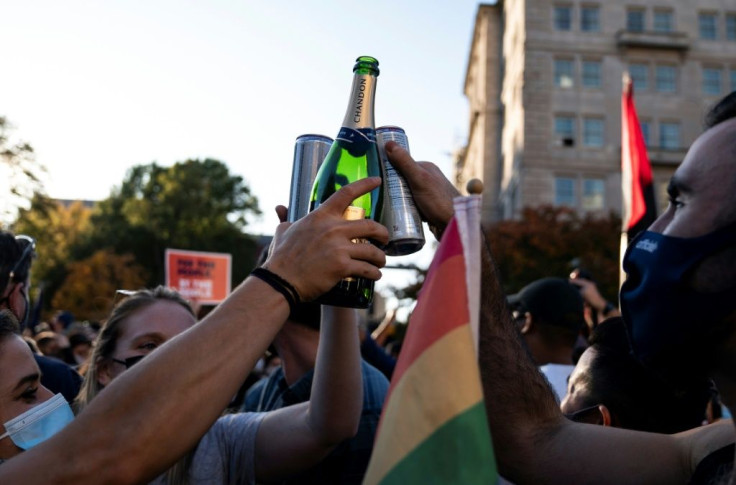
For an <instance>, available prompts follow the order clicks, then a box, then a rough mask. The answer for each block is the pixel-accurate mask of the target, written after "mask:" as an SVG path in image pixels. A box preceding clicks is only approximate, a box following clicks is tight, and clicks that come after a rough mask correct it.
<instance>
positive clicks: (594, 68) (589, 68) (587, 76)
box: [583, 61, 601, 88]
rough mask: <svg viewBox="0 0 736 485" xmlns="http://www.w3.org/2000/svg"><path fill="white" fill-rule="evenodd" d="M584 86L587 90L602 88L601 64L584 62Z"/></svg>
mask: <svg viewBox="0 0 736 485" xmlns="http://www.w3.org/2000/svg"><path fill="white" fill-rule="evenodd" d="M583 86H585V87H586V88H599V87H601V63H600V62H598V61H583Z"/></svg>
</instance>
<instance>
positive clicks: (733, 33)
mask: <svg viewBox="0 0 736 485" xmlns="http://www.w3.org/2000/svg"><path fill="white" fill-rule="evenodd" d="M726 39H727V40H736V13H729V14H727V15H726Z"/></svg>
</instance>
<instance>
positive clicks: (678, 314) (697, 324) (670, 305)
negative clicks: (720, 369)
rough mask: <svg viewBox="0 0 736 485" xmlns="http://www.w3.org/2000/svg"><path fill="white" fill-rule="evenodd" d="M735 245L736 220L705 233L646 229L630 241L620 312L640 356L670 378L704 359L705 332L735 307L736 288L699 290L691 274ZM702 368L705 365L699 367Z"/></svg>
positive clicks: (634, 347)
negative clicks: (676, 234) (675, 233)
mask: <svg viewBox="0 0 736 485" xmlns="http://www.w3.org/2000/svg"><path fill="white" fill-rule="evenodd" d="M734 243H736V224H731V225H729V226H726V227H724V228H722V229H719V230H717V231H714V232H712V233H710V234H706V235H705V236H700V237H694V238H679V237H672V236H665V235H662V234H659V233H655V232H651V231H646V232H643V233H641V234H640V235H639V236H637V237H636V238H635V239H634V240H633V241H632V242H631V244H630V245H629V247H628V249H627V251H626V254H625V256H624V261H623V268H624V271H626V274H627V278H626V281H625V282H624V284H623V286H622V287H621V313H622V316H623V318H624V321H625V322H626V326H627V329H628V332H629V337H630V339H631V344H632V348H633V350H634V353H635V355H636V357H637V358H639V359H640V360H641V361H642V362H643V363H644V364H646V365H648V366H650V367H652V368H653V369H654V370H656V371H658V372H660V373H662V374H664V375H665V376H668V377H674V376H672V374H673V373H674V372H680V371H681V370H682V366H680V365H679V364H680V363H683V361H686V362H687V365H688V366H690V369H694V368H696V367H697V366H698V365H699V364H700V363H703V362H702V361H703V359H701V358H692V357H693V354H694V353H697V354H698V357H702V355H703V354H702V352H708V351H709V349H708V348H705V347H704V346H703V343H704V341H705V340H707V338H706V337H707V335H708V334H709V333H710V332H711V331H712V330H713V329H714V327H716V326H717V325H718V324H719V323H721V322H722V321H723V320H724V318H725V317H726V316H727V315H729V314H730V313H733V312H734V310H736V288H728V289H725V290H722V291H718V292H710V293H701V292H698V291H696V290H694V289H693V288H691V287H690V285H689V282H688V280H689V276H690V275H691V272H692V270H693V269H694V268H696V267H697V265H698V264H699V263H700V262H702V261H703V260H704V259H705V258H706V257H708V256H710V255H712V254H714V253H716V252H717V251H719V250H721V249H723V248H726V247H728V246H730V245H733V244H734ZM699 370H700V371H702V370H703V369H699Z"/></svg>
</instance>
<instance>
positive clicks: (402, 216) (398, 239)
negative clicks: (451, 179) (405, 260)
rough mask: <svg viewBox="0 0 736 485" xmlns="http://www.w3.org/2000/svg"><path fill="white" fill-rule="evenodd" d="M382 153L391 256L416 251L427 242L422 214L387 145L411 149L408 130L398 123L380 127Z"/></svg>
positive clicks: (385, 221)
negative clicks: (388, 153) (393, 161)
mask: <svg viewBox="0 0 736 485" xmlns="http://www.w3.org/2000/svg"><path fill="white" fill-rule="evenodd" d="M376 141H377V143H378V155H379V158H380V160H381V170H382V172H383V173H382V174H383V208H382V211H381V217H380V221H379V222H380V223H381V224H383V225H384V226H386V229H388V235H389V242H388V244H387V245H386V247H385V251H386V254H387V255H388V256H404V255H407V254H412V253H415V252H417V251H419V250H420V249H422V247H423V246H424V241H425V239H424V229H423V228H422V218H421V216H420V215H419V210H417V206H416V204H415V203H414V197H412V195H411V190H410V189H409V184H408V183H407V182H406V179H405V178H404V176H403V175H401V174H400V173H399V172H397V171H396V169H394V167H393V166H392V165H391V162H389V161H388V157H387V156H386V150H385V148H384V147H385V145H386V142H388V141H395V142H396V143H398V144H399V145H400V146H401V147H402V148H403V149H404V150H406V151H409V140H408V139H407V138H406V132H405V131H404V130H403V129H402V128H399V127H398V126H381V127H378V128H376Z"/></svg>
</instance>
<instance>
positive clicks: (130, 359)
mask: <svg viewBox="0 0 736 485" xmlns="http://www.w3.org/2000/svg"><path fill="white" fill-rule="evenodd" d="M146 355H147V354H143V355H134V356H133V357H128V358H127V359H122V360H120V359H115V358H113V359H112V361H113V362H116V363H118V364H122V365H124V366H125V368H126V369H130V368H131V367H133V366H134V365H136V364H137V363H138V362H140V361H141V360H143V357H145V356H146Z"/></svg>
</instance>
